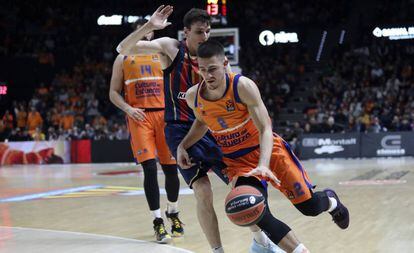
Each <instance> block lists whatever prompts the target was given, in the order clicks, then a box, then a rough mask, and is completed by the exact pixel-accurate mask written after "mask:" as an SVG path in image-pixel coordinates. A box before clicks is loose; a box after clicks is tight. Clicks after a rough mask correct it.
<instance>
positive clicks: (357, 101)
mask: <svg viewBox="0 0 414 253" xmlns="http://www.w3.org/2000/svg"><path fill="white" fill-rule="evenodd" d="M413 59H414V45H413V44H412V43H387V42H386V41H384V40H382V41H372V42H371V43H370V44H369V45H366V46H362V47H358V48H349V49H347V50H345V51H342V52H335V53H334V56H333V57H332V59H331V61H330V64H329V65H328V66H327V67H326V69H324V71H323V72H322V73H321V74H320V80H319V82H318V84H317V85H315V86H314V87H313V88H312V93H313V94H312V96H311V97H310V98H309V101H310V102H311V104H310V106H309V107H308V108H307V109H306V111H305V115H306V120H307V122H306V124H305V125H304V132H306V133H310V132H312V133H337V132H374V133H378V132H386V131H413V129H414V73H413V67H414V60H413Z"/></svg>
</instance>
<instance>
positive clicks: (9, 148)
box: [0, 141, 70, 165]
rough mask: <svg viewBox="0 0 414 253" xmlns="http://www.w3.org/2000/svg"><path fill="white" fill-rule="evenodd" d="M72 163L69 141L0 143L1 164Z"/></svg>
mask: <svg viewBox="0 0 414 253" xmlns="http://www.w3.org/2000/svg"><path fill="white" fill-rule="evenodd" d="M52 163H70V142H69V141H20V142H1V143H0V165H13V164H52Z"/></svg>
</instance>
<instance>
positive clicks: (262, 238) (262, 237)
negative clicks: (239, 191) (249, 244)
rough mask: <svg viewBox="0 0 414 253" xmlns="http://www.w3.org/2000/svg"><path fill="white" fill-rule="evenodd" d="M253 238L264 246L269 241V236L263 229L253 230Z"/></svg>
mask: <svg viewBox="0 0 414 253" xmlns="http://www.w3.org/2000/svg"><path fill="white" fill-rule="evenodd" d="M253 238H254V240H255V241H256V242H257V243H258V244H260V245H262V246H266V245H267V244H268V243H269V238H267V236H266V234H265V233H264V232H263V231H262V230H259V231H257V232H253Z"/></svg>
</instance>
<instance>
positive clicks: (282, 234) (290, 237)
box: [235, 177, 309, 253]
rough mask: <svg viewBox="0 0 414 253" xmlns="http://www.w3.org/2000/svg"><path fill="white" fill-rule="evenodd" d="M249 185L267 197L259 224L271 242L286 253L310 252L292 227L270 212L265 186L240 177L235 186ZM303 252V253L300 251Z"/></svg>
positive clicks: (251, 179) (253, 179)
mask: <svg viewBox="0 0 414 253" xmlns="http://www.w3.org/2000/svg"><path fill="white" fill-rule="evenodd" d="M240 185H249V186H252V187H255V188H256V189H258V190H259V191H260V192H261V193H262V194H263V196H264V197H265V203H266V207H265V210H264V212H265V213H264V215H263V218H262V219H261V220H260V221H259V222H258V223H257V226H259V227H260V228H261V229H263V231H265V232H266V234H267V235H268V236H269V238H270V240H272V242H274V243H275V244H277V245H278V246H279V247H280V248H282V249H283V250H285V251H286V252H301V253H306V252H309V251H308V250H307V249H306V247H305V246H304V245H303V244H301V243H300V242H299V240H298V239H297V238H296V236H295V234H294V233H293V231H291V229H290V227H289V226H288V225H286V224H285V223H283V222H282V221H280V220H278V219H276V218H275V217H274V216H273V215H272V213H271V212H270V209H269V205H268V203H267V191H266V188H265V186H264V185H263V184H262V182H260V181H259V180H258V179H257V178H255V177H239V178H238V179H237V182H236V185H235V186H240ZM299 249H300V250H302V251H299Z"/></svg>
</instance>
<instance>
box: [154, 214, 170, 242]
mask: <svg viewBox="0 0 414 253" xmlns="http://www.w3.org/2000/svg"><path fill="white" fill-rule="evenodd" d="M153 223H154V231H155V239H156V240H157V242H158V243H170V242H171V240H172V239H171V235H169V234H168V232H167V230H166V229H165V226H164V221H163V220H162V218H156V219H155V220H154V221H153Z"/></svg>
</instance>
